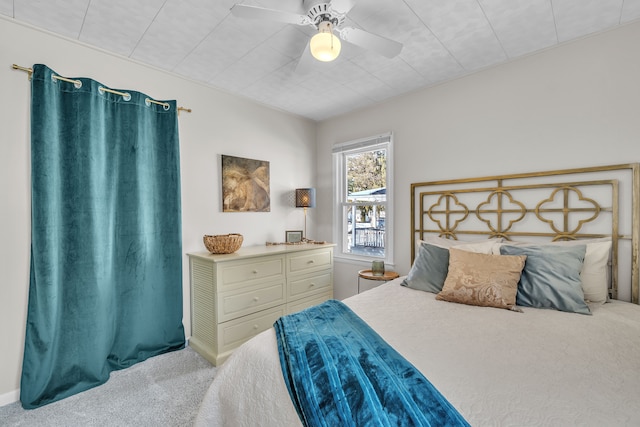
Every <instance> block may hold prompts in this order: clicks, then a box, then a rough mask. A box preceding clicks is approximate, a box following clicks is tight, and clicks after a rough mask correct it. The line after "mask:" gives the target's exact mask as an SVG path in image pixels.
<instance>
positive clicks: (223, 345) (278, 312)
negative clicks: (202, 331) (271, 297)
mask: <svg viewBox="0 0 640 427" xmlns="http://www.w3.org/2000/svg"><path fill="white" fill-rule="evenodd" d="M285 308H286V307H285V306H284V305H281V306H278V307H274V308H271V309H268V310H264V311H260V312H258V313H254V314H250V315H248V316H245V317H241V318H239V319H236V320H231V321H229V322H225V323H221V324H219V325H218V333H219V337H220V348H219V349H218V351H219V352H220V353H224V352H226V351H229V350H233V349H234V348H236V347H238V346H239V345H240V344H242V343H243V342H245V341H247V340H248V339H249V338H251V337H253V336H255V335H258V334H259V333H260V332H262V331H266V330H267V329H269V328H271V327H272V326H273V324H274V322H275V321H276V320H278V319H279V318H280V317H282V316H284V315H285Z"/></svg>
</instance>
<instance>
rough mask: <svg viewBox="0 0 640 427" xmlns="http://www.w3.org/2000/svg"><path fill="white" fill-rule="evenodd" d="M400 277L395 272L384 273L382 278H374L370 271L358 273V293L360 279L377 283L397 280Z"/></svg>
mask: <svg viewBox="0 0 640 427" xmlns="http://www.w3.org/2000/svg"><path fill="white" fill-rule="evenodd" d="M398 277H400V275H399V274H398V273H396V272H395V271H385V272H384V274H383V275H382V276H374V275H373V272H371V270H370V269H369V270H360V271H358V293H360V279H367V280H376V281H379V282H388V281H389V280H393V279H397V278H398Z"/></svg>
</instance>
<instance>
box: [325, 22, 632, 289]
mask: <svg viewBox="0 0 640 427" xmlns="http://www.w3.org/2000/svg"><path fill="white" fill-rule="evenodd" d="M638 40H640V22H635V23H633V24H629V25H627V26H624V27H622V28H619V29H616V30H613V31H610V32H606V33H602V34H599V35H595V36H592V37H589V38H585V39H582V40H579V41H576V42H573V43H570V44H565V45H563V46H559V47H556V48H554V49H550V50H547V51H544V52H541V53H538V54H535V55H531V56H529V57H526V58H523V59H520V60H516V61H512V62H510V63H507V64H504V65H501V66H498V67H494V68H491V69H487V70H484V71H482V72H479V73H476V74H472V75H469V76H466V77H463V78H460V79H458V80H455V81H452V82H449V83H446V84H441V85H439V86H436V87H433V88H429V89H426V90H422V91H418V92H415V93H412V94H409V95H406V96H403V97H400V98H397V99H394V100H392V101H389V102H386V103H384V104H380V105H378V106H375V107H373V108H368V109H365V110H362V111H358V112H355V113H353V114H348V115H343V116H340V117H338V118H335V119H331V120H326V121H324V122H322V123H321V124H320V125H319V127H318V153H319V157H318V177H317V183H318V190H317V191H318V194H319V195H321V196H322V197H321V198H320V197H319V198H318V203H317V206H318V208H317V210H318V214H319V216H318V218H320V222H319V223H318V228H317V233H318V235H319V238H320V239H326V240H330V239H332V234H331V233H332V225H333V224H332V223H331V219H332V215H331V206H332V205H331V202H332V200H331V188H332V187H331V185H332V173H331V146H332V145H333V144H335V143H338V142H343V141H348V140H351V139H357V138H362V137H366V136H370V135H376V134H379V133H383V132H387V131H393V132H394V144H395V152H394V156H395V176H394V180H395V181H394V191H395V193H394V194H395V206H394V212H395V217H396V218H395V222H394V226H395V228H394V230H395V231H394V232H395V236H394V238H395V244H396V247H395V257H396V259H395V264H396V269H397V270H398V271H399V272H400V273H403V274H406V273H407V272H408V270H409V268H410V234H409V232H410V224H409V222H410V217H409V197H410V184H411V183H412V182H420V181H430V180H439V179H450V178H464V177H469V178H471V177H476V176H485V175H494V174H508V173H513V172H532V171H536V170H554V169H564V168H571V167H583V166H597V165H605V164H617V163H629V162H638V161H640V49H639V48H638ZM335 265H336V277H335V282H336V284H337V287H339V289H336V290H335V294H336V295H340V296H341V297H345V296H348V295H351V294H353V293H355V291H356V284H357V274H356V272H357V270H358V269H361V268H364V266H363V265H362V264H360V265H358V264H345V263H341V262H340V261H337V262H336V263H335Z"/></svg>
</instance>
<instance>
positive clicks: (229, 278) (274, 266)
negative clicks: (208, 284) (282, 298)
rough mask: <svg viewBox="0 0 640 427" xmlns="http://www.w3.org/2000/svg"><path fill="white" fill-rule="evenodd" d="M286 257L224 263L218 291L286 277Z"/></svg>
mask: <svg viewBox="0 0 640 427" xmlns="http://www.w3.org/2000/svg"><path fill="white" fill-rule="evenodd" d="M284 265H285V262H284V257H283V256H274V257H263V258H257V259H254V260H246V261H237V262H229V263H224V264H222V265H221V266H220V271H219V273H218V274H219V277H220V280H219V283H218V291H223V290H226V289H229V288H234V287H238V286H237V285H238V284H240V285H241V286H246V285H250V284H252V283H254V282H255V281H256V280H261V281H263V280H272V279H277V278H279V277H284Z"/></svg>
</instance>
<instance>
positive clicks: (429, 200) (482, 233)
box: [411, 163, 640, 304]
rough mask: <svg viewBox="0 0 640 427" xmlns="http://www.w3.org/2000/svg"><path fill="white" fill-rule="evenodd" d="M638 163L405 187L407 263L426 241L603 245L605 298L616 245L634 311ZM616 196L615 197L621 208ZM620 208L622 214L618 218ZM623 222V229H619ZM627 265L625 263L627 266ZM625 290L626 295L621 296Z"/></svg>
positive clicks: (639, 230) (639, 231) (614, 282)
mask: <svg viewBox="0 0 640 427" xmlns="http://www.w3.org/2000/svg"><path fill="white" fill-rule="evenodd" d="M639 165H640V164H639V163H630V164H623V165H612V166H599V167H590V168H580V169H564V170H555V171H547V172H534V173H522V174H512V175H497V176H487V177H481V178H467V179H455V180H446V181H431V182H421V183H414V184H411V262H413V259H414V258H415V251H416V239H423V238H424V236H425V235H426V234H437V235H439V236H441V237H446V238H450V239H458V238H459V237H460V236H462V237H463V238H466V239H476V240H477V239H479V238H483V237H484V238H492V237H500V238H504V239H506V240H518V239H522V238H527V239H529V238H532V239H536V240H538V241H558V240H579V239H588V238H599V237H610V238H611V240H612V254H611V289H610V292H611V295H612V297H613V298H617V297H618V283H619V282H618V280H619V277H618V276H619V262H618V260H619V258H620V254H619V249H620V245H619V242H620V240H625V241H629V242H630V244H625V245H624V248H623V249H624V257H623V260H624V261H625V263H623V264H624V265H625V266H629V268H630V270H631V271H630V272H625V273H624V274H623V276H624V277H625V283H626V282H630V283H628V284H626V286H628V287H629V289H630V300H631V301H632V302H634V303H636V304H637V303H639V289H640V286H639V282H638V281H639V278H640V274H639V271H638V269H639V265H638V251H639V235H640V219H639V217H640V200H639V190H640V169H639ZM621 188H623V189H624V191H623V192H622V202H623V203H621ZM621 205H623V209H624V210H623V211H621ZM621 220H623V223H621ZM627 260H628V261H629V262H626V261H627ZM625 289H626V288H625Z"/></svg>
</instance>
